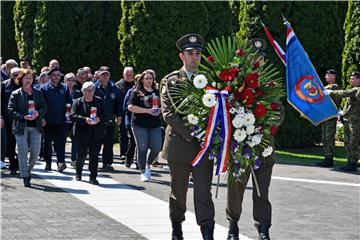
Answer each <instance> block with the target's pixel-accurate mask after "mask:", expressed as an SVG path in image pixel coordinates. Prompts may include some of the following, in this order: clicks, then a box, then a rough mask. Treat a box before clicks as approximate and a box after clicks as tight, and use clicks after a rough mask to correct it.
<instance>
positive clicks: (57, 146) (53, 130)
mask: <svg viewBox="0 0 360 240" xmlns="http://www.w3.org/2000/svg"><path fill="white" fill-rule="evenodd" d="M67 130H68V128H67V125H66V124H47V125H46V126H45V128H44V133H45V134H44V159H45V162H46V163H48V164H50V163H51V156H52V142H53V141H54V150H55V152H56V159H57V163H62V162H65V143H66V136H67Z"/></svg>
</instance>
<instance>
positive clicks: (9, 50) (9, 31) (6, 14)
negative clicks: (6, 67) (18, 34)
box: [1, 1, 18, 61]
mask: <svg viewBox="0 0 360 240" xmlns="http://www.w3.org/2000/svg"><path fill="white" fill-rule="evenodd" d="M13 8H14V2H13V1H7V2H4V1H1V57H2V60H3V61H6V60H7V59H10V58H12V59H15V60H17V59H18V52H17V48H16V41H15V27H14V17H13V16H14V14H13Z"/></svg>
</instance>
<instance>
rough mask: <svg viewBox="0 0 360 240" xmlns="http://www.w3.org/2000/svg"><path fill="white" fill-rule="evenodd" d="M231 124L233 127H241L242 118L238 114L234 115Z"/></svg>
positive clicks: (242, 123)
mask: <svg viewBox="0 0 360 240" xmlns="http://www.w3.org/2000/svg"><path fill="white" fill-rule="evenodd" d="M232 125H233V126H234V127H235V128H241V127H242V126H243V125H244V119H243V118H241V117H239V115H236V116H235V117H234V119H233V120H232Z"/></svg>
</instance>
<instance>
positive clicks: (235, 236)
mask: <svg viewBox="0 0 360 240" xmlns="http://www.w3.org/2000/svg"><path fill="white" fill-rule="evenodd" d="M227 240H239V227H238V224H237V222H234V221H230V224H229V232H228V237H227Z"/></svg>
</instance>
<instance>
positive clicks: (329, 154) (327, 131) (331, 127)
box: [321, 84, 341, 161]
mask: <svg viewBox="0 0 360 240" xmlns="http://www.w3.org/2000/svg"><path fill="white" fill-rule="evenodd" d="M325 89H327V90H339V89H340V88H339V86H338V85H337V84H329V85H327V86H326V87H325ZM331 99H332V100H333V102H334V103H335V105H336V107H337V108H338V107H339V106H340V100H341V99H340V98H339V97H336V96H332V97H331ZM336 121H337V119H336V118H332V119H329V120H327V121H325V122H324V123H323V124H322V125H321V136H322V143H323V146H324V154H325V160H327V159H328V160H331V161H332V158H333V155H334V149H335V135H336Z"/></svg>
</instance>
